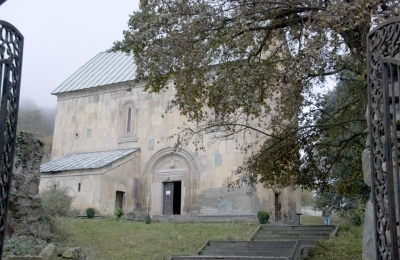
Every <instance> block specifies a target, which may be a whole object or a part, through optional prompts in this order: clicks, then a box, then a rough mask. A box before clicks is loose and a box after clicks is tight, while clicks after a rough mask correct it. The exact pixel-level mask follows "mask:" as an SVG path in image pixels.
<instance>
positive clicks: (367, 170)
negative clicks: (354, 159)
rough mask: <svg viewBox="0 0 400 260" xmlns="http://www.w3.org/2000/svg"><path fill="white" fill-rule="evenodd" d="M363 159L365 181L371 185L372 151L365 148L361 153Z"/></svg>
mask: <svg viewBox="0 0 400 260" xmlns="http://www.w3.org/2000/svg"><path fill="white" fill-rule="evenodd" d="M361 161H362V169H363V175H364V182H365V184H367V185H368V186H369V187H371V185H372V182H371V161H370V152H369V149H365V150H364V151H363V153H362V154H361Z"/></svg>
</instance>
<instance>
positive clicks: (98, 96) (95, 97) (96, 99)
mask: <svg viewBox="0 0 400 260" xmlns="http://www.w3.org/2000/svg"><path fill="white" fill-rule="evenodd" d="M99 99H100V95H99V94H95V95H93V103H97V102H99Z"/></svg>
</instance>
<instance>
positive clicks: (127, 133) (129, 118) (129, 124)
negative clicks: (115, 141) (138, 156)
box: [119, 100, 138, 143]
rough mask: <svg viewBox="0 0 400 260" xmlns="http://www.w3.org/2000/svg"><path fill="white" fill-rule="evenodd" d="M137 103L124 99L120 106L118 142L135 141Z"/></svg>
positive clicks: (136, 138)
mask: <svg viewBox="0 0 400 260" xmlns="http://www.w3.org/2000/svg"><path fill="white" fill-rule="evenodd" d="M137 115H138V104H137V102H136V101H135V100H127V101H125V102H124V103H123V104H122V106H121V108H120V139H119V142H120V143H124V142H135V141H137V140H138V137H137Z"/></svg>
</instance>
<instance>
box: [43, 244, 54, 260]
mask: <svg viewBox="0 0 400 260" xmlns="http://www.w3.org/2000/svg"><path fill="white" fill-rule="evenodd" d="M39 256H41V257H43V259H44V260H57V257H58V251H57V247H56V245H54V244H53V243H51V244H48V245H47V246H46V247H45V248H43V250H42V252H40V255H39Z"/></svg>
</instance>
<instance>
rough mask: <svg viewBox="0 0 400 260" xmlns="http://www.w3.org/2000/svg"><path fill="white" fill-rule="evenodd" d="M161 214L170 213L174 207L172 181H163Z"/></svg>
mask: <svg viewBox="0 0 400 260" xmlns="http://www.w3.org/2000/svg"><path fill="white" fill-rule="evenodd" d="M163 197H164V198H163V215H172V214H173V209H174V183H173V182H164V195H163Z"/></svg>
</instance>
